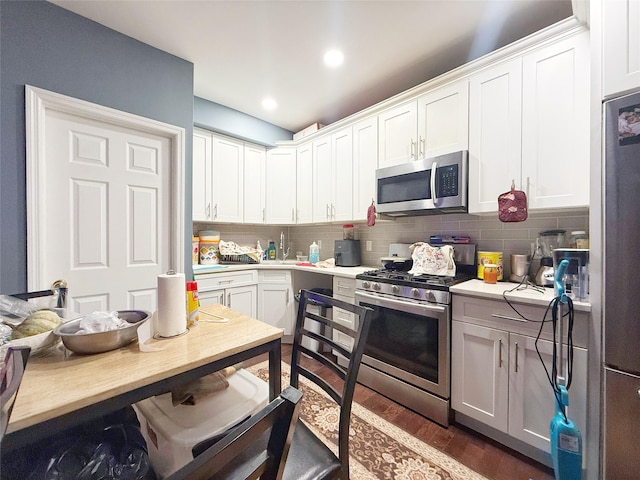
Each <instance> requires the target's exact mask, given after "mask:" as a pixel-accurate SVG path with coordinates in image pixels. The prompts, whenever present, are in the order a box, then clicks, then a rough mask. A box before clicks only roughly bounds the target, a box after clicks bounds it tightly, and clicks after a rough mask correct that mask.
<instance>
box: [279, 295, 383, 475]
mask: <svg viewBox="0 0 640 480" xmlns="http://www.w3.org/2000/svg"><path fill="white" fill-rule="evenodd" d="M314 304H315V305H317V304H320V305H325V306H327V307H329V306H331V307H334V308H332V309H329V310H327V309H322V308H321V309H320V314H318V313H316V312H317V311H318V308H317V306H316V307H315V308H310V307H312V306H313V305H314ZM336 308H341V309H343V310H346V311H348V312H351V313H353V314H354V317H355V326H356V330H352V329H350V328H347V327H345V326H343V325H342V324H340V323H337V322H335V321H333V320H332V319H330V318H327V316H326V312H327V311H331V310H333V311H334V312H335V309H336ZM310 310H311V311H310ZM372 314H373V311H372V310H371V309H370V308H367V307H361V306H358V305H354V304H351V303H348V302H344V301H341V300H338V299H336V298H333V297H328V296H325V295H321V294H319V293H315V292H311V291H308V290H303V291H302V292H301V295H300V304H299V306H298V316H297V319H296V328H295V336H294V340H293V349H292V354H291V355H292V358H291V385H293V386H294V387H296V388H298V383H299V376H300V375H302V376H304V377H306V378H307V379H309V380H310V381H312V382H313V383H315V384H316V385H318V386H320V387H321V388H322V389H323V390H324V391H325V392H327V394H328V395H329V396H330V397H331V398H332V399H333V400H334V401H335V402H336V403H337V405H338V407H339V408H340V418H339V433H338V456H337V457H336V455H335V454H334V453H333V452H332V451H331V450H330V449H329V448H328V447H327V446H326V445H325V444H324V443H323V442H322V441H321V440H320V439H319V438H318V437H316V436H315V435H314V434H313V432H312V431H311V430H310V429H309V428H308V427H307V426H306V425H305V424H304V423H302V422H301V421H298V425H297V426H296V429H295V432H294V435H293V441H292V443H291V450H290V452H289V458H288V459H287V463H286V465H285V469H284V477H283V478H284V479H285V480H307V479H344V480H347V479H348V478H349V425H350V423H351V405H352V402H353V394H354V391H355V386H356V380H357V377H358V371H359V369H360V361H361V360H362V354H363V351H364V346H365V342H366V339H367V335H368V333H369V326H370V323H371V320H372ZM305 322H308V323H307V326H305ZM313 322H319V323H320V324H321V325H320V327H322V326H324V327H325V328H320V329H314V328H312V327H313V326H315V325H313V326H312V325H311V323H313ZM326 327H330V329H332V330H333V331H339V332H341V333H343V334H345V335H348V336H349V337H351V338H352V339H353V348H352V349H351V351H349V350H347V349H345V348H344V347H343V346H342V345H340V344H339V343H336V342H335V341H334V340H333V339H332V338H331V337H330V336H327V335H331V333H315V332H314V331H312V330H316V331H317V330H319V331H320V332H329V329H328V328H326ZM304 338H307V339H308V340H316V341H317V342H318V343H319V344H320V348H318V351H320V352H322V347H323V346H324V345H326V346H329V347H331V349H332V351H333V352H338V353H340V354H341V355H342V356H343V357H345V358H346V359H347V360H348V366H347V367H342V366H340V365H339V364H338V363H336V362H335V361H333V359H330V358H328V357H327V356H325V355H322V354H321V353H318V352H316V351H314V350H311V349H309V348H307V347H306V346H304V345H303V343H302V340H303V339H304ZM313 343H315V342H305V344H313ZM303 354H304V355H305V357H303V356H302V355H303ZM303 365H304V366H303ZM316 366H318V367H326V368H328V369H329V370H330V371H331V372H333V374H335V379H332V380H331V382H332V383H335V384H341V388H334V387H333V386H332V385H331V384H330V383H329V382H330V380H329V375H327V379H325V378H322V377H320V376H319V375H317V374H316V373H314V370H315V371H317V369H316V368H315V367H316ZM330 376H331V377H334V375H330Z"/></svg>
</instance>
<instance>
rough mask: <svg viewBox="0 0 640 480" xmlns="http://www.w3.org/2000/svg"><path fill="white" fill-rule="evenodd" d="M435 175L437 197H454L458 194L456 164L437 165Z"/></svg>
mask: <svg viewBox="0 0 640 480" xmlns="http://www.w3.org/2000/svg"><path fill="white" fill-rule="evenodd" d="M437 173H438V176H437V177H436V190H437V192H438V197H439V198H441V197H455V196H457V195H458V165H447V166H445V167H439V168H438V170H437Z"/></svg>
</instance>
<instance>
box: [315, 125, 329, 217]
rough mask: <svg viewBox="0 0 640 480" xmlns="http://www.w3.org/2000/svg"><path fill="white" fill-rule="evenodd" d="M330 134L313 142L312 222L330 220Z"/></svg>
mask: <svg viewBox="0 0 640 480" xmlns="http://www.w3.org/2000/svg"><path fill="white" fill-rule="evenodd" d="M331 176H332V172H331V135H325V136H324V137H321V138H318V139H317V140H314V142H313V187H312V188H311V190H312V192H313V222H330V221H331Z"/></svg>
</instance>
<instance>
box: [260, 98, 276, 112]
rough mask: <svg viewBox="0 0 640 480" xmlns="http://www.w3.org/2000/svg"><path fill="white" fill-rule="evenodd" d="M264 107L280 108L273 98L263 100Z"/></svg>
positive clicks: (266, 108) (270, 108)
mask: <svg viewBox="0 0 640 480" xmlns="http://www.w3.org/2000/svg"><path fill="white" fill-rule="evenodd" d="M262 108H264V109H265V110H275V109H276V108H278V104H277V103H276V101H275V100H274V99H273V98H265V99H264V100H262Z"/></svg>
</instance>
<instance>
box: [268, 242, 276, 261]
mask: <svg viewBox="0 0 640 480" xmlns="http://www.w3.org/2000/svg"><path fill="white" fill-rule="evenodd" d="M277 255H278V254H277V251H276V244H275V243H274V241H273V240H269V246H268V247H267V260H275V259H276V256H277Z"/></svg>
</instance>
